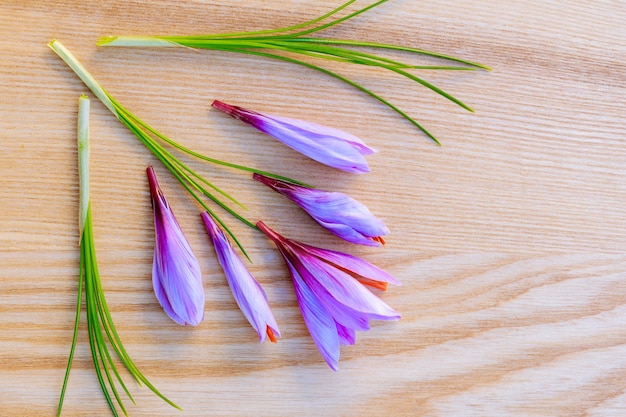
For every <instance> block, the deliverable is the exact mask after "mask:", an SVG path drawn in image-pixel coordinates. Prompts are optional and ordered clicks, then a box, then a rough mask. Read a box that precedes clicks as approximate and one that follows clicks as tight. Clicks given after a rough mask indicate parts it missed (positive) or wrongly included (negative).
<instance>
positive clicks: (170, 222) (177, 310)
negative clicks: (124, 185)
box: [147, 167, 204, 326]
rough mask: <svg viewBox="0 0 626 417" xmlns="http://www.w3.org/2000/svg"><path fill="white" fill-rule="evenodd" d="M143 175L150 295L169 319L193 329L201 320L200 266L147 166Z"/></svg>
mask: <svg viewBox="0 0 626 417" xmlns="http://www.w3.org/2000/svg"><path fill="white" fill-rule="evenodd" d="M147 172H148V180H149V183H150V193H151V196H152V206H153V211H154V225H155V235H156V243H155V246H154V261H153V265H152V284H153V287H154V292H155V295H156V297H157V299H158V300H159V303H160V304H161V306H162V307H163V309H164V310H165V312H166V313H167V315H168V316H169V317H170V318H171V319H172V320H174V321H175V322H176V323H178V324H181V325H187V324H190V325H193V326H197V325H198V324H200V322H202V320H203V319H204V288H203V287H202V274H201V272H200V266H199V264H198V261H197V259H196V257H195V256H194V254H193V252H192V250H191V247H190V246H189V243H188V242H187V239H186V238H185V235H184V234H183V231H182V230H181V228H180V226H179V225H178V222H177V221H176V217H175V216H174V213H173V212H172V211H171V209H170V207H169V205H168V204H167V201H166V199H165V196H163V193H162V192H161V189H160V188H159V185H158V182H157V180H156V175H155V174H154V170H153V169H152V167H149V168H148V170H147Z"/></svg>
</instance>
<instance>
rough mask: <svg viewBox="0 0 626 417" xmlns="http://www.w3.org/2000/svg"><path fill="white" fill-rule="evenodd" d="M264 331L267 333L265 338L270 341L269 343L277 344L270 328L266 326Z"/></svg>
mask: <svg viewBox="0 0 626 417" xmlns="http://www.w3.org/2000/svg"><path fill="white" fill-rule="evenodd" d="M265 331H266V332H267V337H268V338H269V339H270V342H272V343H276V342H277V340H276V336H274V332H273V331H272V329H271V328H270V326H267V327H266V329H265Z"/></svg>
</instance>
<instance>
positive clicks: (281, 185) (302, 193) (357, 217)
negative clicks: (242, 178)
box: [253, 174, 389, 246]
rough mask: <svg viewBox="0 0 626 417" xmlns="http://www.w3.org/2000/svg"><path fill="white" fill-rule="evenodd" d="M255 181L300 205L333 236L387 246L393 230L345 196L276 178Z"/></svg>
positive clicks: (255, 177)
mask: <svg viewBox="0 0 626 417" xmlns="http://www.w3.org/2000/svg"><path fill="white" fill-rule="evenodd" d="M253 178H254V179H255V180H257V181H259V182H261V183H263V184H265V185H267V186H268V187H270V188H271V189H272V190H274V191H276V192H277V193H280V194H282V195H284V196H285V197H287V198H288V199H290V200H291V201H293V202H294V203H296V204H297V205H299V206H300V207H301V208H302V209H303V210H304V211H306V212H307V214H308V215H309V216H311V217H312V218H313V219H314V220H315V221H316V222H318V223H319V224H320V225H322V226H323V227H325V228H326V229H328V230H329V231H330V232H331V233H333V234H335V235H337V236H339V237H340V238H342V239H344V240H347V241H348V242H351V243H357V244H360V245H367V246H380V245H384V244H385V241H384V239H383V238H382V236H384V235H386V234H387V233H389V229H387V226H385V224H384V223H383V222H382V220H380V219H378V218H377V217H376V216H374V215H373V214H372V213H371V212H370V211H369V209H368V208H367V207H366V206H364V205H363V204H361V203H359V202H358V201H356V200H355V199H353V198H351V197H349V196H347V195H346V194H343V193H337V192H328V191H323V190H318V189H316V188H310V187H303V186H300V185H297V184H293V183H290V182H287V181H283V180H279V179H276V178H269V177H266V176H264V175H260V174H254V175H253Z"/></svg>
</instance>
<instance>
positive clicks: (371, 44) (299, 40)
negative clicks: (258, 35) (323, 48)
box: [281, 38, 491, 71]
mask: <svg viewBox="0 0 626 417" xmlns="http://www.w3.org/2000/svg"><path fill="white" fill-rule="evenodd" d="M281 40H282V41H284V42H291V43H321V44H332V45H349V46H356V47H366V48H379V49H387V50H394V51H402V52H410V53H414V54H418V55H426V56H431V57H434V58H440V59H445V60H448V61H454V62H458V63H461V64H465V65H470V66H473V67H477V68H481V69H484V70H487V71H491V68H490V67H488V66H487V65H483V64H480V63H478V62H472V61H468V60H465V59H462V58H457V57H453V56H450V55H445V54H440V53H438V52H433V51H428V50H425V49H418V48H411V47H408V46H400V45H392V44H386V43H378V42H363V41H355V40H349V39H332V38H284V39H281Z"/></svg>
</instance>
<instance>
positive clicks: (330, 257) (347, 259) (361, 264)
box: [291, 241, 402, 285]
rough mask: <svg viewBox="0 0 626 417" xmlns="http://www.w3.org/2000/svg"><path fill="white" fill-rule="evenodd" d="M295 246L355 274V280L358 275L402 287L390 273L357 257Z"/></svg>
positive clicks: (298, 243)
mask: <svg viewBox="0 0 626 417" xmlns="http://www.w3.org/2000/svg"><path fill="white" fill-rule="evenodd" d="M291 242H294V241H291ZM295 244H296V245H297V246H299V247H300V248H302V249H303V250H305V251H307V252H309V253H310V254H312V255H314V256H315V257H317V258H318V259H320V260H323V261H325V262H327V263H330V264H333V265H335V266H336V267H339V268H341V269H343V270H345V271H349V272H350V273H351V274H354V275H355V278H357V279H359V277H357V275H358V276H360V277H363V278H366V279H369V280H373V281H379V282H386V283H389V284H394V285H402V283H401V282H400V281H398V280H397V279H395V278H394V277H393V276H391V275H390V274H389V273H388V272H386V271H384V270H382V269H380V268H378V267H377V266H375V265H372V264H371V263H369V262H367V261H365V260H363V259H361V258H357V257H356V256H352V255H349V254H347V253H343V252H337V251H333V250H328V249H322V248H317V247H315V246H310V245H307V244H304V243H301V242H295Z"/></svg>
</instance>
